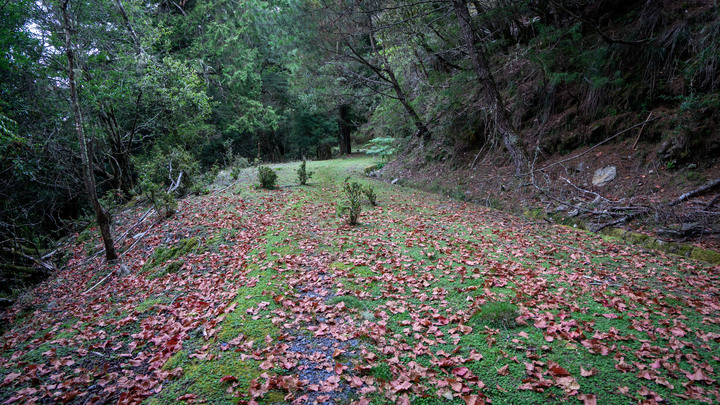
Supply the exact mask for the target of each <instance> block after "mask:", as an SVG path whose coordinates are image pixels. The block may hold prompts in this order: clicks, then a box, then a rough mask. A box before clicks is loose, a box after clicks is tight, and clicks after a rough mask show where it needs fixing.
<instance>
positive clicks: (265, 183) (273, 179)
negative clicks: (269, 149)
mask: <svg viewBox="0 0 720 405" xmlns="http://www.w3.org/2000/svg"><path fill="white" fill-rule="evenodd" d="M277 178H278V176H277V173H275V171H274V170H273V169H271V168H269V167H267V166H258V181H259V182H260V187H262V188H264V189H266V190H274V189H275V188H276V187H277V185H276V183H277Z"/></svg>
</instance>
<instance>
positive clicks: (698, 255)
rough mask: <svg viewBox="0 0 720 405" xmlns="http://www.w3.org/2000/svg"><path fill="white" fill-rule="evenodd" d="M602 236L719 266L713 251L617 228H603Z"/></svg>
mask: <svg viewBox="0 0 720 405" xmlns="http://www.w3.org/2000/svg"><path fill="white" fill-rule="evenodd" d="M601 232H602V233H603V234H605V235H608V236H611V237H613V238H617V239H620V240H621V241H623V242H625V243H627V244H631V245H639V246H643V247H646V248H648V249H655V250H660V251H663V252H666V253H671V254H674V255H678V256H682V257H689V258H691V259H695V260H699V261H702V262H706V263H710V264H720V252H716V251H714V250H708V249H701V248H697V247H694V246H692V245H689V244H685V243H676V242H665V241H662V240H659V239H655V238H654V237H652V236H648V235H643V234H641V233H636V232H630V231H626V230H623V229H618V228H605V229H603V230H602V231H601Z"/></svg>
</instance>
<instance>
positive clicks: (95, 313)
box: [0, 159, 720, 404]
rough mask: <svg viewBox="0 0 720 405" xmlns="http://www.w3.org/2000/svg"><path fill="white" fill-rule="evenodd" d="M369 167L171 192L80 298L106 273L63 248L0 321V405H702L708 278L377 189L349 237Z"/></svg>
mask: <svg viewBox="0 0 720 405" xmlns="http://www.w3.org/2000/svg"><path fill="white" fill-rule="evenodd" d="M368 164H369V161H368V160H367V159H355V160H340V161H332V162H317V163H312V164H310V165H309V166H310V167H309V168H310V169H311V170H316V172H317V173H316V177H314V178H313V179H312V180H311V182H310V183H311V185H310V186H307V187H290V188H283V189H281V190H277V191H270V192H269V191H259V190H253V189H251V188H250V186H249V185H247V184H241V185H239V186H237V187H234V188H230V189H228V190H227V192H226V193H221V194H217V195H211V196H205V197H201V198H190V199H186V200H184V201H182V202H181V205H180V211H179V213H178V214H177V215H176V216H174V217H172V218H170V219H169V220H166V221H164V222H162V223H159V224H158V223H152V222H150V221H148V222H147V223H143V224H141V226H139V229H136V230H133V232H132V233H135V235H136V236H137V235H139V234H140V233H141V232H144V231H146V230H147V231H148V233H147V236H145V237H144V238H143V239H142V240H141V242H140V243H138V244H137V245H136V247H135V248H133V249H132V250H130V251H129V252H128V253H127V254H126V255H125V256H124V262H125V263H126V264H127V265H128V266H129V267H130V269H131V272H130V275H129V276H126V277H122V278H118V277H112V278H111V279H110V282H108V283H107V284H103V285H102V286H100V287H98V288H97V289H96V290H94V291H92V292H91V293H89V294H83V291H85V290H86V289H87V288H88V287H89V286H91V285H93V284H95V282H97V281H98V280H100V279H101V278H102V277H103V276H104V275H105V274H107V272H108V271H109V269H105V268H104V267H103V266H102V265H101V263H100V261H99V260H98V259H92V260H88V259H86V257H87V250H88V249H89V250H92V249H93V248H94V246H95V245H96V244H97V243H98V241H97V240H94V239H90V240H88V241H87V242H85V243H84V244H80V245H79V246H78V247H77V248H76V251H75V252H74V257H73V259H72V261H71V262H70V264H69V265H68V267H67V268H66V269H65V270H64V271H63V272H62V274H59V275H58V277H56V278H55V279H53V280H50V281H48V282H47V283H45V284H44V285H43V286H42V287H40V288H39V289H38V290H37V291H36V292H35V294H34V297H33V300H32V303H29V304H28V305H25V306H24V307H20V306H18V307H15V308H13V312H12V313H11V314H10V315H11V316H13V317H14V318H15V319H16V322H15V323H14V324H13V325H12V326H11V328H10V329H9V330H8V331H7V332H6V333H5V335H4V336H3V348H2V350H3V351H2V356H1V357H0V377H2V380H3V383H2V384H3V391H2V394H0V400H2V401H3V402H5V401H8V402H13V401H18V402H31V401H32V400H33V399H34V400H37V401H38V402H70V403H107V402H121V403H138V402H141V401H146V402H148V403H176V402H177V401H186V402H188V403H189V402H208V403H233V402H237V401H240V402H247V403H252V402H258V403H292V402H294V403H314V402H318V403H322V402H325V403H350V402H358V403H370V402H371V403H394V402H397V403H418V404H433V403H438V404H441V403H443V404H444V403H458V404H480V403H484V402H487V403H489V402H492V403H541V402H542V403H545V402H561V401H566V400H568V399H570V400H573V401H575V402H577V403H582V402H584V403H589V404H592V403H596V402H599V403H628V402H645V403H655V402H662V401H665V402H670V403H673V402H680V401H682V402H689V403H711V402H718V401H720V397H719V396H718V395H719V394H718V381H717V380H718V376H717V374H718V368H719V367H720V357H719V356H720V345H719V344H718V342H719V341H720V326H719V324H720V300H718V293H719V291H718V287H717V286H718V269H717V268H710V267H706V266H704V265H702V264H700V263H698V262H692V261H688V260H685V259H680V258H676V257H666V256H664V255H662V254H659V253H656V252H651V251H644V250H641V249H638V248H634V247H631V246H626V245H622V244H617V243H615V242H614V241H612V240H610V239H601V238H599V237H597V236H595V235H590V234H587V233H585V232H578V231H575V230H573V229H569V228H565V227H557V226H550V225H548V224H544V223H537V222H531V221H526V220H523V219H520V218H517V217H514V216H511V215H507V214H503V213H499V212H497V211H493V210H490V209H486V208H483V207H478V206H473V205H467V204H464V203H458V202H453V201H448V200H444V199H441V198H438V197H435V196H432V195H428V194H424V193H416V192H412V191H411V190H406V189H403V188H399V187H393V186H390V185H383V184H379V183H372V184H373V185H374V186H375V187H376V190H377V191H378V196H379V197H378V199H379V203H380V206H379V207H374V208H373V207H370V206H369V205H368V206H365V207H364V212H363V214H362V216H361V218H360V222H361V225H360V226H358V227H352V228H351V227H348V226H346V225H344V224H343V222H342V219H340V218H338V217H337V216H336V215H335V213H336V207H337V203H338V202H339V201H341V199H342V197H341V195H340V192H339V188H340V183H341V181H342V179H343V178H344V177H345V176H346V175H347V174H348V173H350V174H352V175H353V176H354V177H355V178H358V179H359V178H361V176H360V174H359V173H360V168H362V167H364V166H367V165H368ZM294 169H295V165H283V166H281V167H279V174H280V184H281V185H282V184H291V183H292V182H293V181H294V180H293V177H294V174H293V172H292V171H293V170H294ZM362 181H366V182H369V180H362ZM141 214H142V210H140V209H138V210H137V211H136V212H133V213H128V214H127V218H123V219H122V220H121V221H120V223H121V224H122V226H130V225H132V224H134V223H135V221H136V219H137V218H139V217H140V215H141ZM122 226H121V227H122ZM120 231H122V229H121V230H120ZM119 233H120V232H118V234H119ZM135 242H137V240H135V239H133V238H132V237H128V239H127V240H126V241H124V246H125V248H127V247H129V246H131V245H132V244H133V243H135ZM122 250H123V249H121V251H122ZM28 301H30V300H28Z"/></svg>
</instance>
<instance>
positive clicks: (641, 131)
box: [632, 111, 652, 149]
mask: <svg viewBox="0 0 720 405" xmlns="http://www.w3.org/2000/svg"><path fill="white" fill-rule="evenodd" d="M651 116H652V111H650V114H648V116H647V118H645V122H644V123H643V125H642V126H641V127H640V131H638V136H637V138H635V143H633V146H632V148H633V149H635V147H636V146H637V143H638V141H639V140H640V135H642V133H643V129H645V124H647V120H649V119H650V117H651Z"/></svg>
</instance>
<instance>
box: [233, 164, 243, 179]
mask: <svg viewBox="0 0 720 405" xmlns="http://www.w3.org/2000/svg"><path fill="white" fill-rule="evenodd" d="M241 171H242V169H241V168H239V167H237V166H233V168H232V169H230V177H231V178H232V179H233V180H237V179H238V177H240V172H241Z"/></svg>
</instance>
